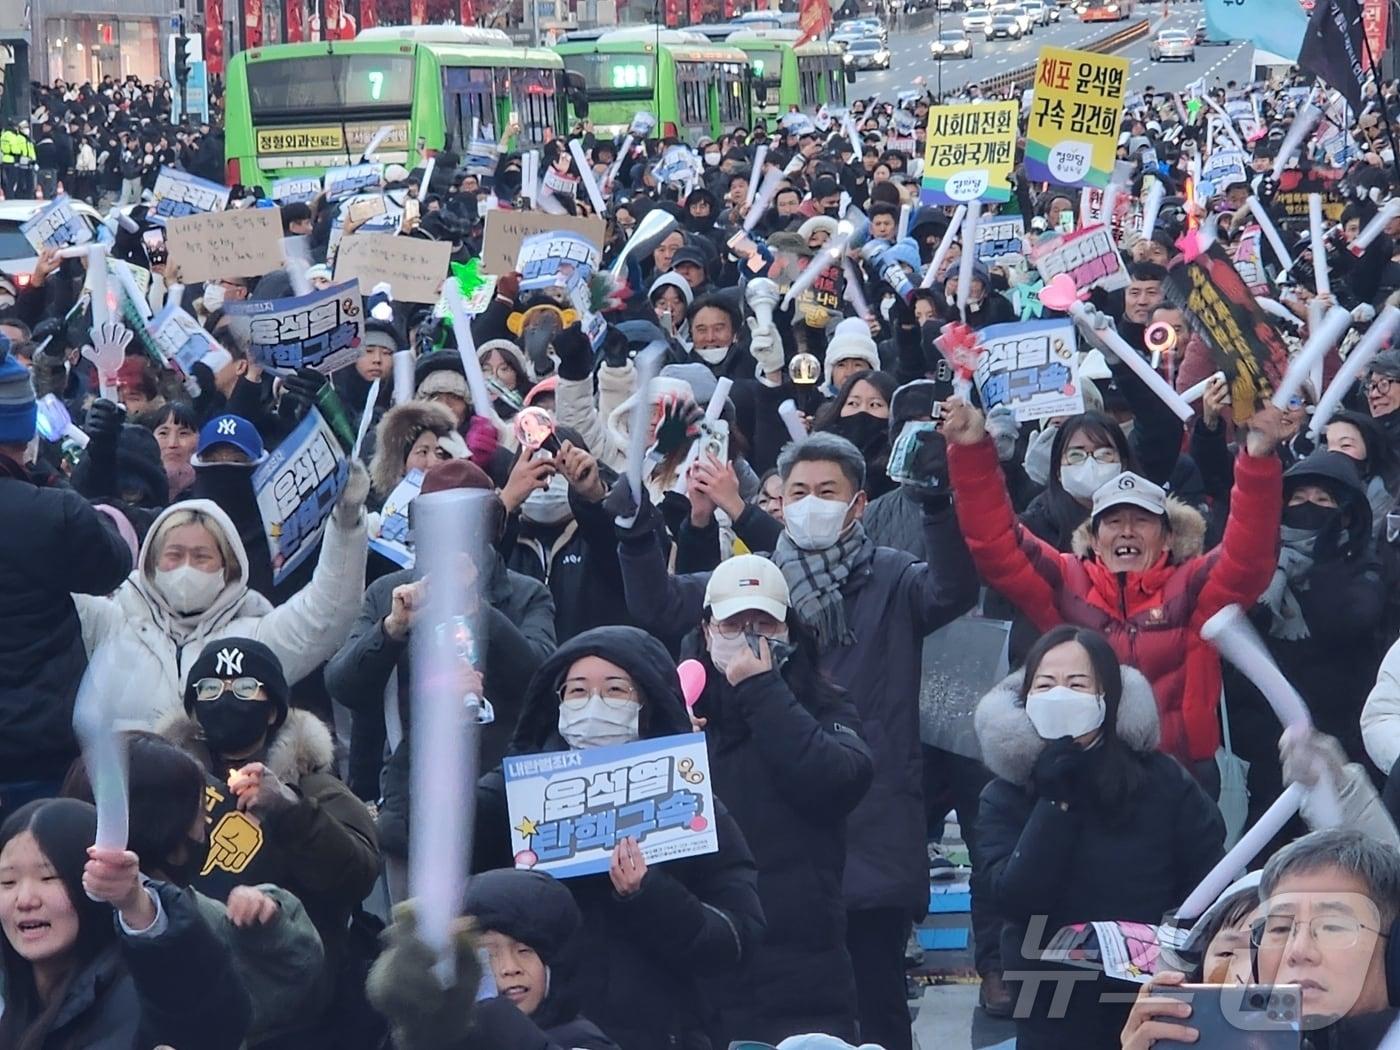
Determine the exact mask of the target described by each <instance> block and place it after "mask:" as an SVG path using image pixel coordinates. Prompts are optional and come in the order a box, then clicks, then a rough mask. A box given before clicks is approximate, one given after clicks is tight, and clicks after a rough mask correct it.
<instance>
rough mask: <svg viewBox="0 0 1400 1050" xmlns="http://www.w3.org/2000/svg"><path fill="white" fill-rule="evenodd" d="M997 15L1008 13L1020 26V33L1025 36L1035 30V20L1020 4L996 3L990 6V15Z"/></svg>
mask: <svg viewBox="0 0 1400 1050" xmlns="http://www.w3.org/2000/svg"><path fill="white" fill-rule="evenodd" d="M997 15H1010V16H1011V17H1012V18H1014V19H1016V24H1017V25H1018V26H1020V27H1021V35H1022V36H1027V35H1029V34H1031V33H1033V32H1035V20H1034V19H1033V18H1031V16H1030V12H1028V11H1027V10H1026V9H1025V8H1024V7H1022V6H1021V5H1020V4H998V5H997V6H996V7H993V8H992V17H993V18H995V17H996V16H997Z"/></svg>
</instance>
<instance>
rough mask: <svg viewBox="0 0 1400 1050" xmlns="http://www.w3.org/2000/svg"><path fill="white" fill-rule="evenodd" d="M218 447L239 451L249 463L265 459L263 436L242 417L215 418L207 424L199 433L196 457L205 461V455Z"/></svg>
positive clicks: (225, 416) (226, 416)
mask: <svg viewBox="0 0 1400 1050" xmlns="http://www.w3.org/2000/svg"><path fill="white" fill-rule="evenodd" d="M216 445H229V446H232V447H233V448H236V449H238V451H240V452H242V453H243V454H244V455H245V456H247V457H248V462H249V463H257V462H259V461H260V460H261V459H262V458H263V440H262V435H261V434H259V433H258V428H257V427H255V426H253V424H252V423H250V422H248V421H247V420H246V419H244V418H243V417H242V416H234V415H224V416H215V417H214V418H213V419H211V420H209V422H207V423H205V424H204V427H203V428H202V429H201V430H200V432H199V447H198V448H197V449H195V455H196V456H199V457H200V458H201V459H203V458H204V455H205V453H206V452H208V451H209V450H210V449H211V448H213V447H214V446H216ZM199 465H200V464H198V463H196V464H195V466H199Z"/></svg>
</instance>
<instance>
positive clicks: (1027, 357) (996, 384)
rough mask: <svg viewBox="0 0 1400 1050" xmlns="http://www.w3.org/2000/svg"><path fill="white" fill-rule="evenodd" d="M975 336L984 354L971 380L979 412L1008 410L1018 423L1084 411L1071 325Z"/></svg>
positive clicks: (1012, 327)
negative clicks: (978, 399)
mask: <svg viewBox="0 0 1400 1050" xmlns="http://www.w3.org/2000/svg"><path fill="white" fill-rule="evenodd" d="M979 336H980V342H981V345H982V351H983V352H982V354H981V355H980V356H979V357H978V358H977V367H976V368H975V369H974V371H973V374H972V377H973V381H974V382H975V383H976V384H977V390H978V393H979V394H980V395H981V398H982V407H983V408H985V409H993V408H995V407H996V406H997V405H1009V406H1010V407H1011V409H1012V410H1013V411H1014V412H1015V413H1016V419H1017V421H1018V422H1022V423H1024V422H1026V421H1027V420H1031V419H1048V418H1050V417H1051V416H1073V415H1077V414H1079V413H1080V412H1083V411H1084V388H1083V387H1082V386H1081V385H1080V382H1079V354H1078V349H1077V345H1076V339H1075V334H1074V323H1073V322H1072V321H1069V320H1051V321H1021V322H1016V323H1012V324H994V325H989V326H988V327H986V328H984V329H982V331H981V332H980V333H979Z"/></svg>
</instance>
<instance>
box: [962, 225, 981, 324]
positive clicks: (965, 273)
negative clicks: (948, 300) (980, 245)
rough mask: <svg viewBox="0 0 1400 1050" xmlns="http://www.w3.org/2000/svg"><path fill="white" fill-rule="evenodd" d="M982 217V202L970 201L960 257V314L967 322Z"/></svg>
mask: <svg viewBox="0 0 1400 1050" xmlns="http://www.w3.org/2000/svg"><path fill="white" fill-rule="evenodd" d="M981 216H982V202H981V201H977V200H974V201H968V204H967V215H966V216H964V218H963V232H962V254H961V255H959V256H958V313H959V315H961V317H962V319H963V320H964V321H966V320H967V300H968V296H969V295H971V294H972V265H973V263H975V262H976V261H977V220H978V219H979V218H981Z"/></svg>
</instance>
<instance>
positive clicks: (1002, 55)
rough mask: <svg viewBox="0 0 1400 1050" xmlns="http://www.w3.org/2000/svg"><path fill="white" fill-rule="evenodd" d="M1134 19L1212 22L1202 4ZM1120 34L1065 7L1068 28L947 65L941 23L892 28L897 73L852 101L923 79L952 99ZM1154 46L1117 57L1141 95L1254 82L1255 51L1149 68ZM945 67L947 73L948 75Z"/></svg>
mask: <svg viewBox="0 0 1400 1050" xmlns="http://www.w3.org/2000/svg"><path fill="white" fill-rule="evenodd" d="M1134 17H1135V18H1143V17H1146V18H1150V19H1151V20H1152V27H1153V30H1152V33H1153V34H1155V33H1156V32H1157V31H1158V30H1159V29H1162V28H1168V27H1169V28H1177V29H1187V30H1194V29H1195V26H1196V21H1197V20H1198V19H1200V18H1202V17H1204V5H1202V4H1201V3H1197V2H1188V3H1174V4H1172V5H1171V6H1170V9H1169V14H1168V15H1167V17H1166V20H1165V21H1163V18H1162V7H1161V5H1160V4H1152V5H1146V4H1139V5H1138V8H1137V11H1136V13H1135V15H1134ZM961 25H962V14H961V13H960V12H950V13H948V14H945V15H944V16H943V27H944V28H957V27H960V26H961ZM1114 27H1115V23H1112V22H1091V23H1088V24H1087V25H1086V24H1084V23H1081V22H1080V21H1079V19H1078V18H1077V17H1076V16H1075V15H1074V13H1073V12H1072V11H1071V10H1070V9H1069V8H1065V9H1063V11H1062V14H1061V21H1060V22H1058V23H1053V22H1052V23H1051V24H1050V25H1048V26H1037V27H1036V30H1035V32H1034V33H1032V34H1031V35H1030V36H1027V37H1024V38H1022V39H1021V40H996V41H992V42H988V41H987V40H985V39H984V38H983V36H982V34H981V33H980V32H978V33H974V34H972V49H973V57H972V58H970V59H947V60H944V61H943V62H937V61H935V60H934V59H933V58H932V57H931V56H930V55H929V52H928V45H929V41H931V40H932V39H933V38H934V37H935V36H937V35H938V26H937V24H936V23H935V24H934V25H933V26H931V27H929V28H927V29H920V30H917V31H912V32H901V31H899V30H897V29H891V31H890V36H889V44H890V52H891V59H890V68H889V69H887V70H879V71H870V72H862V73H858V74H857V75H856V82H855V84H853V85H852V86H851V88H850V92H849V94H850V97H852V98H869V97H872V96H873V97H877V98H881V99H893V98H894V97H895V95H896V94H898V92H900V91H903V90H908V89H910V88H913V87H915V86H916V85H915V78H917V77H923V78H924V81H925V83H926V84H927V85H928V86H930V87H932V88H933V89H934V90H935V91H936V92H940V93H948V92H952V91H955V90H956V89H957V88H958V87H960V86H961V85H963V84H967V83H975V82H978V81H982V80H986V79H988V78H990V77H994V76H996V75H997V74H998V73H1005V72H1007V71H1009V70H1012V69H1016V68H1018V67H1020V66H1025V65H1029V64H1030V63H1032V62H1034V61H1035V56H1036V55H1037V53H1039V51H1040V48H1041V47H1042V46H1044V45H1047V44H1053V45H1055V46H1057V47H1076V46H1078V45H1080V44H1082V43H1085V42H1087V41H1088V40H1091V39H1093V38H1095V37H1098V36H1101V35H1103V34H1104V33H1107V32H1111V31H1112V30H1113V28H1114ZM1151 39H1152V34H1149V35H1148V36H1146V37H1144V38H1143V39H1142V40H1139V41H1136V42H1135V43H1133V44H1130V45H1129V46H1128V47H1126V48H1124V49H1123V50H1121V51H1119V52H1117V53H1118V54H1120V55H1122V56H1123V57H1125V58H1127V59H1128V60H1129V61H1130V63H1131V66H1130V67H1129V76H1130V81H1129V83H1130V90H1133V91H1140V90H1142V89H1143V88H1144V87H1149V86H1150V87H1153V88H1154V89H1156V90H1158V91H1179V90H1181V89H1183V88H1185V87H1186V85H1187V84H1189V83H1191V82H1192V81H1194V80H1196V79H1197V78H1200V77H1204V78H1205V80H1206V84H1207V86H1212V85H1213V84H1214V82H1215V81H1216V80H1217V79H1218V80H1219V81H1220V83H1221V84H1222V85H1223V84H1224V83H1225V82H1226V81H1227V80H1231V79H1234V80H1240V81H1244V80H1248V79H1249V77H1250V69H1251V62H1252V59H1253V47H1252V46H1251V45H1249V44H1229V45H1221V46H1215V47H1198V48H1197V49H1196V61H1195V62H1162V63H1156V62H1151V61H1149V60H1148V57H1147V48H1148V44H1149V43H1150V41H1151ZM940 66H941V67H943V68H942V70H941V71H940V69H939V67H940ZM940 73H941V77H942V83H941V87H940V83H939V78H940Z"/></svg>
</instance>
